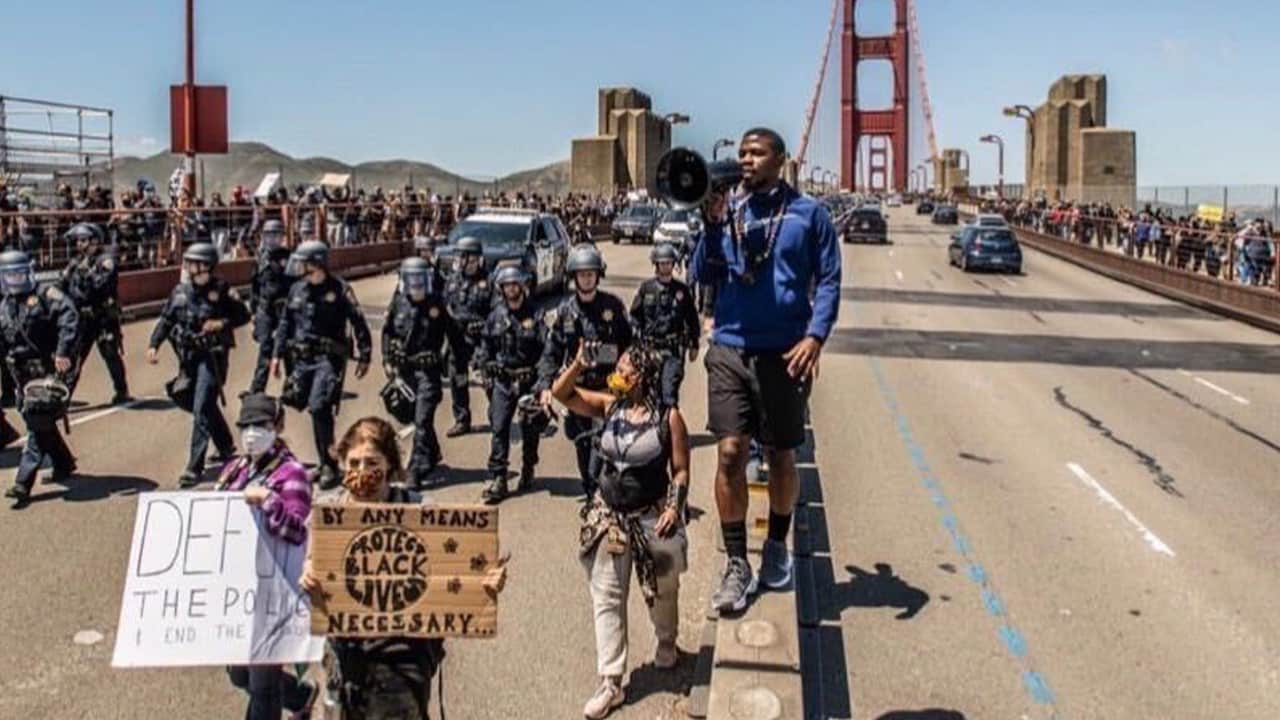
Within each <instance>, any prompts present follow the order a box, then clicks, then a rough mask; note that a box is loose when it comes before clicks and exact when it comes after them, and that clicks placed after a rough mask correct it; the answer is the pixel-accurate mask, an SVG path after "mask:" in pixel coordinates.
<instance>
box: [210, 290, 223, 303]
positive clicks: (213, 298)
mask: <svg viewBox="0 0 1280 720" xmlns="http://www.w3.org/2000/svg"><path fill="white" fill-rule="evenodd" d="M219 297H221V296H220V295H218V291H217V290H210V291H209V302H218V298H219Z"/></svg>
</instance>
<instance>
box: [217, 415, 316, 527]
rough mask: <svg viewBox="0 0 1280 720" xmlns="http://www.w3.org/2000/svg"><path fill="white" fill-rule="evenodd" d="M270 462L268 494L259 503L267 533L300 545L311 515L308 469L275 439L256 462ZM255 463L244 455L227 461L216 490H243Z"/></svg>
mask: <svg viewBox="0 0 1280 720" xmlns="http://www.w3.org/2000/svg"><path fill="white" fill-rule="evenodd" d="M272 464H275V469H274V470H272V471H271V474H270V475H269V476H268V477H267V480H266V483H265V485H266V488H267V489H268V490H270V491H271V495H270V496H268V497H267V499H266V501H265V502H263V503H262V515H263V517H264V518H266V521H267V532H269V533H271V534H272V535H274V536H276V537H278V538H280V539H281V540H284V541H286V542H288V543H291V544H293V545H301V544H303V543H304V542H306V540H307V518H308V516H309V515H310V514H311V481H310V480H309V479H307V469H306V468H305V467H303V466H302V463H300V462H298V460H297V458H295V457H294V456H293V453H292V452H291V451H290V450H289V448H288V446H287V445H285V444H284V441H282V440H276V444H275V447H273V448H272V449H271V452H269V453H267V454H266V455H264V456H262V458H261V459H260V460H259V462H258V463H257V464H256V465H257V467H266V466H268V465H272ZM254 466H255V463H253V462H252V461H251V460H250V459H249V457H248V456H245V455H242V456H239V457H237V458H235V459H234V460H231V461H229V462H227V464H226V465H224V466H223V468H222V471H221V472H220V473H218V489H219V490H226V491H230V492H238V491H241V490H244V489H245V488H246V487H248V486H249V482H250V481H251V480H252V479H253V475H254V473H253V472H252V471H253V469H254Z"/></svg>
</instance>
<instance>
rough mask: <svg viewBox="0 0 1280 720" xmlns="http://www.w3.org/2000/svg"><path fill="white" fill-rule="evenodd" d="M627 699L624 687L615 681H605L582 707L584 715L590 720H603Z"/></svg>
mask: <svg viewBox="0 0 1280 720" xmlns="http://www.w3.org/2000/svg"><path fill="white" fill-rule="evenodd" d="M625 699H626V693H624V692H623V691H622V686H621V685H619V684H618V683H617V682H616V681H614V680H609V679H605V680H603V681H601V683H600V687H598V688H596V694H595V695H592V696H591V699H590V700H588V701H587V704H586V705H584V706H582V714H583V716H585V717H587V718H590V720H601V718H605V717H608V715H609V713H611V712H613V709H614V708H616V707H618V706H619V705H621V704H622V702H623V700H625Z"/></svg>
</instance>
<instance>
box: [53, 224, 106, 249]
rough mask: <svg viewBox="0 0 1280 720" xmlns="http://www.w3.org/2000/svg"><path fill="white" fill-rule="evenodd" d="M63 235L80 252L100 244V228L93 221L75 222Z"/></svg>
mask: <svg viewBox="0 0 1280 720" xmlns="http://www.w3.org/2000/svg"><path fill="white" fill-rule="evenodd" d="M63 237H64V238H65V239H67V240H68V241H70V242H73V243H75V246H76V249H78V250H80V251H82V252H83V251H85V250H88V249H90V248H93V247H95V246H98V245H101V244H102V230H101V229H100V228H99V227H98V226H97V225H94V224H93V223H86V222H82V223H76V224H75V225H73V226H72V227H71V229H70V230H68V231H67V232H66V234H65V235H63Z"/></svg>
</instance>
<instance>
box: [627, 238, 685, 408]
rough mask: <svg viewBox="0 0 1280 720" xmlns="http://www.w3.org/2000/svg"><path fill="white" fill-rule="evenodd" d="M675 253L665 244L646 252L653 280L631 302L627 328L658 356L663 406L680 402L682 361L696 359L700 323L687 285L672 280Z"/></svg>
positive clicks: (674, 250) (670, 246)
mask: <svg viewBox="0 0 1280 720" xmlns="http://www.w3.org/2000/svg"><path fill="white" fill-rule="evenodd" d="M678 255H679V253H677V252H676V249H675V247H674V246H672V245H670V244H668V243H662V244H659V245H655V246H654V248H653V250H652V251H650V253H649V261H650V262H652V263H653V267H654V277H652V278H650V279H649V280H646V281H644V283H643V284H641V285H640V290H639V291H637V292H636V297H635V299H634V300H632V301H631V325H632V327H634V328H635V331H636V335H637V336H638V338H639V342H642V343H644V344H646V345H648V346H649V347H651V348H653V349H654V350H657V351H658V352H659V353H660V354H661V355H662V377H661V380H660V382H661V393H662V395H661V397H662V403H663V405H665V406H666V407H675V406H676V405H678V404H679V402H680V384H681V383H682V382H683V381H684V358H685V354H686V353H687V354H688V356H689V360H690V361H693V360H695V359H697V357H698V339H699V336H700V335H701V333H702V324H701V322H700V321H699V319H698V309H697V307H696V306H695V304H694V298H693V293H692V292H691V291H690V290H689V286H688V285H686V284H684V283H682V282H680V281H679V280H676V279H675V276H674V273H675V267H676V261H677V260H678Z"/></svg>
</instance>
